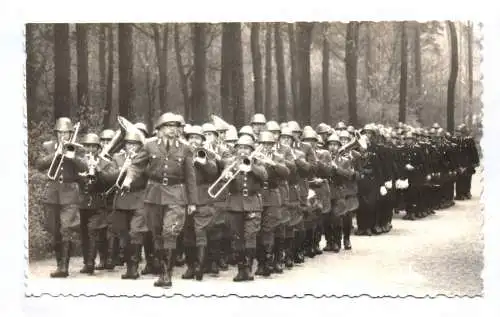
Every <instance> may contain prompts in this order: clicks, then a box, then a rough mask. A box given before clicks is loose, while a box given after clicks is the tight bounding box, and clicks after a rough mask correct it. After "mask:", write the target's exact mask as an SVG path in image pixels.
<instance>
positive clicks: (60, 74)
mask: <svg viewBox="0 0 500 317" xmlns="http://www.w3.org/2000/svg"><path fill="white" fill-rule="evenodd" d="M70 67H71V57H70V49H69V24H68V23H56V24H54V75H55V79H54V119H58V118H60V117H71V89H70V81H71V72H70Z"/></svg>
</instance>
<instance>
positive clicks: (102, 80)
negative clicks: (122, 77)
mask: <svg viewBox="0 0 500 317" xmlns="http://www.w3.org/2000/svg"><path fill="white" fill-rule="evenodd" d="M99 92H100V94H101V95H100V97H101V102H102V103H103V104H105V103H106V24H104V23H100V24H99Z"/></svg>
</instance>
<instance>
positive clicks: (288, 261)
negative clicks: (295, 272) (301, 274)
mask: <svg viewBox="0 0 500 317" xmlns="http://www.w3.org/2000/svg"><path fill="white" fill-rule="evenodd" d="M285 245H286V246H285V267H286V268H287V269H291V268H292V267H293V238H286V239H285Z"/></svg>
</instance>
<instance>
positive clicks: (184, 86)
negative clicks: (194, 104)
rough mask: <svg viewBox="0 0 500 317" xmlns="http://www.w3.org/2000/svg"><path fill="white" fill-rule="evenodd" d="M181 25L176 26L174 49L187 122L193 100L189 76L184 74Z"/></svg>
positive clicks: (189, 118)
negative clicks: (190, 93) (190, 95)
mask: <svg viewBox="0 0 500 317" xmlns="http://www.w3.org/2000/svg"><path fill="white" fill-rule="evenodd" d="M180 41H181V40H180V30H179V24H178V23H176V24H175V25H174V47H175V60H176V62H177V72H178V73H179V79H180V82H179V84H180V86H181V87H180V88H181V91H182V98H183V100H184V117H185V118H186V120H191V119H192V118H191V115H192V114H191V98H190V97H189V85H188V78H189V76H188V74H186V73H185V72H184V62H183V61H182V53H181V51H182V49H181V44H180V43H181V42H180Z"/></svg>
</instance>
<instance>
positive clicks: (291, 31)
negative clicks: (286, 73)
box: [288, 23, 301, 118]
mask: <svg viewBox="0 0 500 317" xmlns="http://www.w3.org/2000/svg"><path fill="white" fill-rule="evenodd" d="M288 43H289V44H290V89H291V90H292V107H293V116H294V118H299V117H300V116H301V114H300V105H299V102H298V91H297V44H296V39H295V25H294V24H293V23H288Z"/></svg>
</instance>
